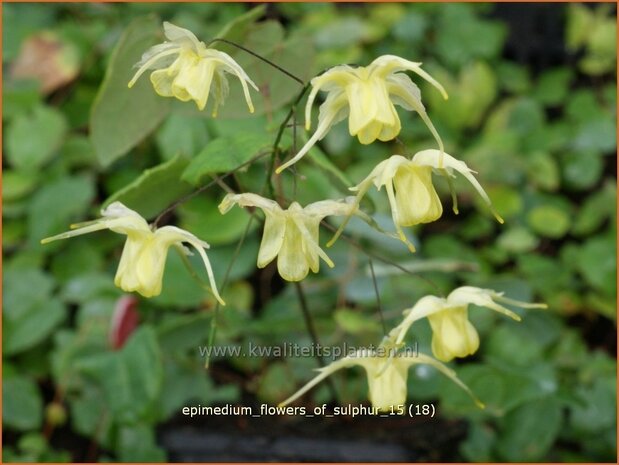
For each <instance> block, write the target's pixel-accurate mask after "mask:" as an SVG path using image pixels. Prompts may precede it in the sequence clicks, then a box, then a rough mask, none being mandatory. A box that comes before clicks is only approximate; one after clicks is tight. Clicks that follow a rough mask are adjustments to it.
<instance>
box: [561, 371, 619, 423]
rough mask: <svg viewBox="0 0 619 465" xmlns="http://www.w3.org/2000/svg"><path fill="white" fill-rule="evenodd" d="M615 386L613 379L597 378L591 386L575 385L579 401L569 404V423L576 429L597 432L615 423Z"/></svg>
mask: <svg viewBox="0 0 619 465" xmlns="http://www.w3.org/2000/svg"><path fill="white" fill-rule="evenodd" d="M615 392H616V387H615V383H614V379H613V378H611V377H608V378H607V379H604V378H599V379H596V380H595V381H594V382H593V385H592V386H578V387H576V395H577V396H578V399H579V400H580V402H575V403H574V404H573V405H571V406H570V411H571V415H570V424H571V426H572V427H573V428H574V429H576V431H578V432H580V433H583V432H586V433H599V432H601V431H603V430H604V429H606V428H610V427H613V426H614V425H615V424H616V417H617V416H616V407H615V406H616V395H615Z"/></svg>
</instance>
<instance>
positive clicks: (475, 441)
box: [460, 421, 496, 462]
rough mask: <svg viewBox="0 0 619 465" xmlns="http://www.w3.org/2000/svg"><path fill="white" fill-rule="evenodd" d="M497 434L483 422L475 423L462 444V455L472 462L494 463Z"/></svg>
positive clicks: (470, 427)
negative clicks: (493, 452)
mask: <svg viewBox="0 0 619 465" xmlns="http://www.w3.org/2000/svg"><path fill="white" fill-rule="evenodd" d="M495 442H496V433H495V432H494V430H493V429H492V428H491V427H490V426H488V425H486V424H485V423H483V422H480V421H475V422H473V423H471V425H470V426H469V431H468V435H467V437H466V440H465V441H463V442H462V443H461V444H460V451H461V452H462V455H463V456H464V457H465V458H466V459H467V460H469V461H471V462H493V461H494V460H493V459H494V456H493V454H492V449H493V446H494V444H495Z"/></svg>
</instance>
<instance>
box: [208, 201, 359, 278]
mask: <svg viewBox="0 0 619 465" xmlns="http://www.w3.org/2000/svg"><path fill="white" fill-rule="evenodd" d="M352 200H353V198H352V197H349V198H348V199H346V201H336V200H323V201H320V202H315V203H312V204H310V205H307V206H306V207H305V208H303V207H301V205H299V204H298V203H297V202H293V203H292V204H291V205H290V206H289V207H288V209H286V210H284V209H282V208H281V207H280V206H279V205H278V204H277V202H275V201H274V200H270V199H265V198H264V197H261V196H259V195H257V194H250V193H247V194H227V195H226V196H225V197H224V199H223V200H222V202H221V204H220V205H219V211H220V212H221V213H222V214H225V213H227V212H228V211H229V210H230V209H231V208H232V207H233V206H234V205H235V204H237V205H239V206H241V207H258V208H260V209H262V211H263V212H264V215H265V217H266V218H265V222H264V232H263V235H262V243H261V244H260V251H259V252H258V268H264V267H265V266H267V265H268V264H269V263H270V262H271V261H272V260H273V259H274V258H275V257H277V269H278V271H279V274H280V275H281V277H282V278H284V279H285V280H287V281H301V280H302V279H304V278H305V277H306V276H307V274H308V272H309V270H310V269H311V270H312V271H313V272H314V273H317V272H318V270H319V265H320V260H319V258H322V259H323V260H324V261H325V262H326V263H327V265H329V266H330V267H331V268H333V266H334V265H333V262H332V261H331V259H330V258H329V256H328V255H327V254H326V253H325V252H324V250H322V249H321V248H320V245H319V225H320V222H321V221H322V220H323V218H325V217H326V216H332V215H348V214H351V215H352V214H354V213H355V212H354V208H355V206H354V205H353V203H352Z"/></svg>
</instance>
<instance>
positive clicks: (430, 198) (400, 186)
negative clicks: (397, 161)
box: [394, 164, 443, 226]
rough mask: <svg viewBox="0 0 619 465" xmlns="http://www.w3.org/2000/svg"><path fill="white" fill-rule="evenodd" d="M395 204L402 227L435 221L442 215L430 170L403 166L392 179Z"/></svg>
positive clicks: (422, 167)
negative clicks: (394, 190)
mask: <svg viewBox="0 0 619 465" xmlns="http://www.w3.org/2000/svg"><path fill="white" fill-rule="evenodd" d="M394 184H395V189H396V197H395V199H396V204H397V208H398V212H399V215H400V224H401V225H402V226H414V225H416V224H420V223H430V222H432V221H436V220H437V219H438V218H440V217H441V215H442V214H443V206H442V204H441V200H440V199H439V197H438V194H437V193H436V189H434V186H433V185H432V170H431V168H430V167H426V166H416V165H414V164H410V165H404V166H401V168H400V169H399V170H398V171H397V172H396V174H395V177H394Z"/></svg>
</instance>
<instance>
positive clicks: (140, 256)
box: [41, 202, 224, 305]
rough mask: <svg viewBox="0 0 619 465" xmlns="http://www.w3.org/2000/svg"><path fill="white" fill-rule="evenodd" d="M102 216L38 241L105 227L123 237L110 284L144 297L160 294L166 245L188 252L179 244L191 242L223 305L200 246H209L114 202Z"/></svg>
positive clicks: (56, 238) (213, 289)
mask: <svg viewBox="0 0 619 465" xmlns="http://www.w3.org/2000/svg"><path fill="white" fill-rule="evenodd" d="M101 215H102V216H103V218H100V219H98V220H94V221H88V222H86V223H80V224H75V225H72V226H71V228H72V229H74V228H77V229H74V230H73V231H69V232H65V233H62V234H58V235H57V236H53V237H48V238H46V239H43V240H42V241H41V243H42V244H46V243H48V242H51V241H55V240H58V239H67V238H69V237H74V236H80V235H82V234H87V233H91V232H94V231H99V230H101V229H109V230H111V231H113V232H115V233H118V234H124V235H126V236H127V241H126V242H125V246H124V248H123V252H122V255H121V257H120V263H119V264H118V271H117V272H116V277H115V278H114V284H115V285H116V286H118V287H119V288H121V289H122V290H123V291H126V292H133V291H135V292H138V293H139V294H141V295H143V296H144V297H154V296H157V295H159V294H160V293H161V284H162V280H163V271H164V268H165V262H166V258H167V254H168V249H169V248H170V246H175V247H177V249H178V250H179V251H180V252H181V253H184V254H190V252H189V250H187V249H186V248H185V247H183V245H182V243H183V242H186V243H188V244H191V245H192V246H193V247H194V248H195V249H196V250H197V251H198V254H200V257H202V261H203V262H204V266H205V268H206V272H207V274H208V278H209V281H210V283H211V288H212V291H213V294H214V296H215V298H216V299H217V300H218V301H219V302H220V303H221V304H222V305H224V302H223V300H222V299H221V297H220V296H219V293H218V292H217V287H216V285H215V278H214V277H213V270H212V269H211V264H210V262H209V259H208V257H207V256H206V252H205V251H204V249H208V248H209V245H208V244H207V243H206V242H204V241H201V240H200V239H198V238H197V237H196V236H194V235H193V234H191V233H189V232H187V231H184V230H182V229H180V228H176V227H174V226H164V227H163V228H159V229H157V230H154V231H153V229H151V227H150V226H149V225H148V223H147V222H146V220H145V219H144V218H142V217H141V216H140V215H139V214H138V213H136V212H135V211H133V210H130V209H129V208H127V207H125V206H124V205H123V204H122V203H120V202H114V203H112V204H110V205H109V206H108V207H107V208H105V209H103V210H102V211H101Z"/></svg>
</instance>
